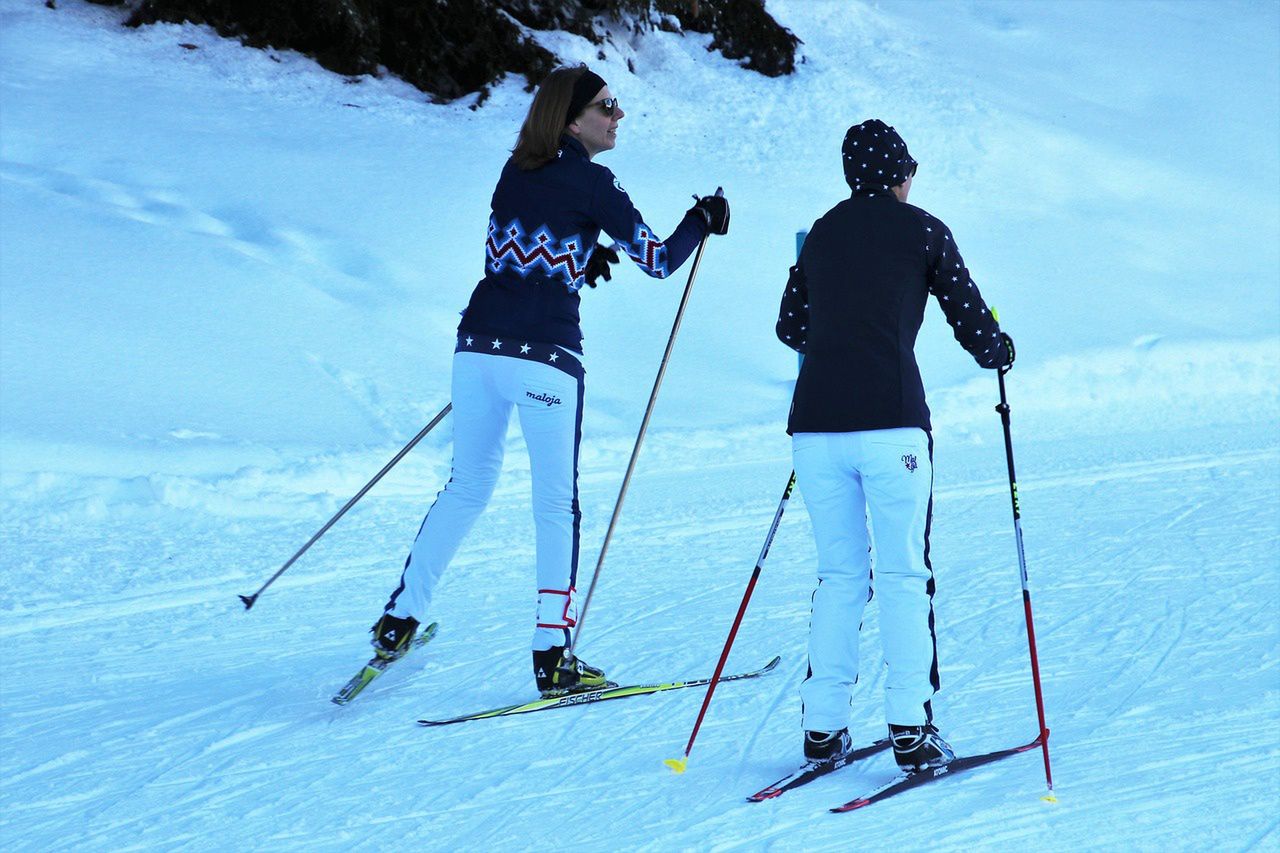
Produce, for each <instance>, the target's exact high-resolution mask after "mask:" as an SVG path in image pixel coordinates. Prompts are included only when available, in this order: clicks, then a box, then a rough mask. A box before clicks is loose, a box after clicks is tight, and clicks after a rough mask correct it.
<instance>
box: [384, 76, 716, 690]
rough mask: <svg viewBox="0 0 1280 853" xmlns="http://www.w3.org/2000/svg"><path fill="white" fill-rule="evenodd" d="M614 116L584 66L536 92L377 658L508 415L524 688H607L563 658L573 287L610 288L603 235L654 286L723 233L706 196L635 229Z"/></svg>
mask: <svg viewBox="0 0 1280 853" xmlns="http://www.w3.org/2000/svg"><path fill="white" fill-rule="evenodd" d="M625 115H626V113H625V112H624V111H623V109H622V107H621V106H620V105H619V104H618V99H617V98H616V97H614V96H613V94H612V93H611V92H610V91H609V87H608V86H607V85H606V84H605V81H604V80H602V79H601V78H600V77H599V76H598V75H596V74H595V73H594V72H592V71H591V70H589V69H588V68H586V66H576V67H570V68H559V69H556V70H555V71H553V72H551V74H550V75H548V77H547V78H546V80H544V81H543V83H542V85H541V86H540V87H539V89H538V92H537V94H535V95H534V98H533V102H532V103H531V104H530V107H529V112H528V114H527V115H526V117H525V120H524V124H523V126H522V127H521V129H520V136H519V138H518V140H517V142H516V146H515V148H514V149H513V150H512V155H511V159H510V160H508V161H507V164H506V166H505V167H504V168H503V170H502V175H501V177H500V178H499V179H498V185H497V187H496V188H495V189H494V191H493V199H492V205H491V206H492V213H491V215H490V217H489V227H488V236H487V238H486V240H485V274H484V278H482V279H481V280H480V282H479V283H478V284H477V285H476V287H475V290H474V291H473V292H472V294H471V299H470V302H469V303H468V305H467V308H466V310H465V311H464V312H463V315H462V321H461V322H460V323H459V324H458V338H457V345H456V347H455V355H454V359H453V385H452V400H453V448H454V453H453V471H452V475H451V476H450V478H449V482H448V483H447V484H446V485H445V487H444V489H443V491H441V492H440V494H439V495H438V496H437V498H436V502H435V504H434V505H433V506H432V507H431V509H430V511H429V512H428V513H427V516H426V518H425V519H424V520H423V522H422V527H421V529H420V530H419V532H418V535H417V538H416V539H415V540H414V543H413V548H412V550H411V551H410V553H409V557H408V559H407V560H406V561H405V566H404V571H403V572H402V573H401V576H400V583H399V585H398V586H397V587H396V589H395V590H394V591H393V592H392V594H391V598H390V600H389V601H388V602H387V604H386V606H385V608H384V613H383V615H382V617H381V618H380V619H379V620H378V622H377V623H376V624H375V625H374V626H373V634H374V637H373V646H374V650H375V652H376V653H377V654H378V655H379V656H381V657H383V658H386V659H392V660H394V659H395V658H397V657H399V656H400V655H402V654H403V653H404V651H405V650H406V649H407V648H408V645H409V643H410V642H411V640H412V638H413V635H414V633H415V631H416V629H417V627H418V625H419V623H421V622H423V621H424V620H425V617H426V614H427V612H428V610H429V608H430V605H431V592H432V590H433V588H434V587H435V584H436V582H437V581H438V580H439V578H440V575H441V574H442V573H443V572H444V570H445V568H446V567H447V566H448V564H449V561H450V560H451V559H452V558H453V555H454V554H455V553H456V551H457V549H458V547H459V546H460V545H461V543H462V540H463V538H464V537H465V536H466V534H467V533H468V531H470V529H471V527H472V525H473V524H474V523H475V521H476V519H477V518H478V517H479V515H480V513H481V512H483V511H484V508H485V506H486V505H487V504H488V502H489V498H490V496H491V495H492V493H493V489H494V486H495V485H496V484H497V480H498V475H499V473H500V472H501V469H502V458H503V452H504V443H505V436H506V433H507V424H508V422H509V421H510V419H511V411H512V409H515V410H516V411H517V412H518V413H519V416H520V426H521V430H522V432H523V433H524V437H525V443H526V444H527V446H528V450H529V465H530V475H531V478H532V483H533V515H534V522H535V534H536V564H537V566H536V568H537V584H538V586H537V589H538V599H537V606H536V612H535V617H534V623H535V627H534V632H533V662H534V677H535V680H536V683H537V686H538V689H539V690H540V691H542V692H543V693H544V694H548V695H550V694H558V693H563V692H566V691H573V690H579V689H588V688H591V687H597V686H600V685H602V684H604V683H605V676H604V673H603V672H602V671H601V670H600V669H598V668H596V667H591V666H588V665H586V664H584V663H583V662H582V661H581V660H580V659H577V656H576V655H575V657H574V660H573V661H572V664H571V665H568V664H566V662H564V661H563V652H564V648H565V646H566V645H567V644H568V641H569V639H570V637H569V629H570V628H572V627H573V626H574V624H575V619H576V615H577V605H576V602H575V600H574V593H575V584H576V578H577V570H578V551H579V526H580V522H581V517H582V515H581V512H580V510H579V507H578V445H579V442H580V439H581V434H582V399H583V378H584V374H585V371H584V368H583V352H582V329H581V327H580V326H579V318H578V307H579V303H580V297H579V290H580V289H581V287H582V285H583V284H587V285H590V286H592V287H594V286H595V285H596V282H597V279H598V278H601V277H603V278H604V279H606V280H608V279H609V278H610V272H609V264H610V263H617V261H618V257H617V254H616V253H615V252H614V251H613V250H611V249H609V248H607V247H604V246H598V245H597V239H598V238H599V236H600V232H601V231H604V232H605V233H607V234H608V235H609V236H610V237H612V238H613V239H614V240H615V241H617V245H618V246H619V247H620V248H621V249H622V251H623V252H624V253H625V254H626V255H628V256H629V257H630V258H631V259H632V260H633V261H635V263H636V264H637V266H639V267H640V269H642V270H643V271H644V272H646V273H647V274H649V275H651V276H654V277H656V278H665V277H666V276H668V275H670V274H671V273H673V272H675V271H676V269H677V268H678V267H679V266H680V265H681V264H682V263H684V261H685V260H686V259H687V258H688V257H689V255H690V254H692V253H693V251H694V249H695V248H697V246H698V244H699V243H700V242H701V241H702V240H703V239H704V238H705V237H706V236H707V234H708V233H715V234H724V233H726V232H727V230H728V224H729V206H728V202H727V201H725V199H724V198H722V197H716V196H708V197H705V198H702V199H700V200H699V201H697V202H696V203H695V204H694V206H693V207H692V208H690V210H689V211H688V212H687V213H686V214H685V215H684V217H683V218H682V219H681V221H680V223H679V225H677V226H676V229H675V231H674V232H672V234H671V236H670V237H668V238H667V239H666V240H663V239H662V238H661V237H659V236H658V234H657V232H656V231H655V230H654V229H653V228H650V227H649V225H648V224H646V223H645V221H644V219H643V218H642V217H641V216H640V213H639V211H637V210H636V209H635V206H634V205H633V204H632V203H631V199H630V197H629V196H628V195H627V192H626V190H624V189H623V188H622V184H621V183H619V181H618V179H617V178H616V177H614V175H613V173H612V172H610V171H609V169H607V168H606V167H604V166H601V165H598V164H596V163H594V162H592V158H594V157H595V156H596V155H597V154H600V153H601V152H604V151H608V150H610V149H612V148H613V147H614V146H615V145H616V144H617V133H618V123H619V122H620V121H621V120H622V118H623V117H624V116H625ZM562 664H565V665H562Z"/></svg>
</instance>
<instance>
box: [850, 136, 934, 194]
mask: <svg viewBox="0 0 1280 853" xmlns="http://www.w3.org/2000/svg"><path fill="white" fill-rule="evenodd" d="M840 150H841V152H842V153H843V154H844V179H845V181H846V182H847V183H848V184H849V188H850V189H852V190H853V191H854V192H855V193H856V192H860V191H862V190H881V189H884V190H887V189H889V187H896V186H897V185H898V184H900V183H902V182H903V181H905V180H906V179H907V176H908V175H913V174H915V167H916V165H917V164H916V161H915V160H914V159H913V158H912V157H911V154H910V152H908V151H907V143H905V142H903V141H902V137H901V136H899V135H898V132H897V131H896V130H894V129H893V128H892V127H890V126H889V125H887V124H885V123H884V122H882V121H881V120H880V119H878V118H870V119H867V120H866V121H864V122H863V123H862V124H855V125H854V126H853V127H851V128H849V130H848V132H847V133H845V135H844V146H843V147H842V148H841V149H840Z"/></svg>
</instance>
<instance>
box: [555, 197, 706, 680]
mask: <svg viewBox="0 0 1280 853" xmlns="http://www.w3.org/2000/svg"><path fill="white" fill-rule="evenodd" d="M716 195H724V191H723V189H722V188H719V187H717V188H716ZM708 236H710V234H709V233H708V234H707V235H706V236H704V237H703V238H702V241H701V242H700V243H698V251H697V254H695V255H694V256H693V268H692V269H690V270H689V281H688V282H687V283H686V284H685V286H684V294H683V295H682V296H681V297H680V306H679V307H678V308H677V309H676V319H675V322H674V323H673V324H672V325H671V336H670V337H668V338H667V349H666V351H665V352H663V354H662V363H661V364H659V365H658V376H657V378H656V379H654V381H653V391H651V392H650V393H649V405H647V406H645V409H644V418H643V419H642V420H641V421H640V431H639V432H638V433H637V434H636V444H635V447H633V448H632V450H631V461H630V462H628V463H627V473H626V474H624V475H623V477H622V488H620V489H619V490H618V500H617V501H616V502H615V503H614V505H613V515H612V516H611V517H610V518H609V528H608V529H607V530H606V531H605V534H604V543H603V544H602V545H601V546H600V556H599V557H598V558H597V559H596V567H595V570H594V571H593V572H592V573H591V583H590V584H589V585H588V586H587V597H586V598H585V599H583V601H582V610H581V611H579V613H578V624H577V627H576V628H575V630H574V632H573V636H571V637H570V638H569V645H568V646H566V647H565V650H564V657H563V659H562V660H561V668H564V669H567V668H568V667H570V666H571V665H572V664H573V652H574V650H575V649H576V648H578V641H579V640H580V639H581V638H582V624H583V622H585V621H586V618H587V608H589V607H590V606H591V596H592V595H593V594H594V593H595V591H596V582H597V581H598V580H599V579H600V567H601V566H603V565H604V556H605V554H606V553H608V551H609V540H610V539H612V538H613V528H614V527H615V526H616V525H617V523H618V516H619V515H621V514H622V502H623V500H625V499H626V496H627V486H628V485H629V484H630V483H631V472H633V471H634V470H635V468H636V459H637V458H638V457H639V456H640V445H641V443H643V442H644V434H645V430H647V429H648V428H649V416H650V415H652V414H653V404H654V403H656V402H657V401H658V389H659V388H661V387H662V377H663V376H665V375H666V373H667V361H668V360H670V358H671V350H672V349H674V348H675V345H676V335H677V334H678V333H679V331H680V321H681V320H683V319H684V309H685V306H686V305H688V304H689V293H690V292H691V291H692V290H693V280H694V279H695V278H696V277H697V275H698V267H700V266H701V265H702V252H703V250H704V249H706V248H707V237H708Z"/></svg>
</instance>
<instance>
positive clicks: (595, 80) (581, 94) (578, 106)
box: [564, 68, 608, 126]
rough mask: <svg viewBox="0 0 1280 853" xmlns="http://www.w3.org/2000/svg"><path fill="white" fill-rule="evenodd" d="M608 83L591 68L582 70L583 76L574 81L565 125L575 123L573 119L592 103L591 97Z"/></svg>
mask: <svg viewBox="0 0 1280 853" xmlns="http://www.w3.org/2000/svg"><path fill="white" fill-rule="evenodd" d="M606 85H608V84H607V83H605V82H604V80H603V79H602V78H601V77H600V75H599V74H597V73H595V72H594V71H592V70H591V69H590V68H588V69H587V70H586V71H584V72H582V76H581V77H579V78H578V79H577V80H576V81H574V84H573V97H572V98H570V99H569V112H568V113H566V114H565V117H564V123H565V125H566V126H567V125H570V124H573V120H574V119H576V118H577V117H578V116H579V115H581V114H582V111H583V110H585V109H586V108H587V104H589V103H591V99H592V98H594V97H595V96H596V93H597V92H599V91H600V90H601V89H603V88H604V87H605V86H606Z"/></svg>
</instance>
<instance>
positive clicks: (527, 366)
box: [386, 335, 583, 651]
mask: <svg viewBox="0 0 1280 853" xmlns="http://www.w3.org/2000/svg"><path fill="white" fill-rule="evenodd" d="M496 340H497V339H494V340H492V341H491V340H489V339H484V340H480V339H479V338H474V337H472V336H468V335H462V336H461V337H460V338H459V346H458V349H459V351H458V352H457V353H456V354H455V355H454V357H453V391H452V394H453V471H452V474H451V476H450V478H449V482H448V483H447V484H446V485H445V487H444V489H443V490H442V491H441V492H440V494H439V495H437V497H436V501H435V504H434V505H432V507H431V509H430V510H429V511H428V512H427V516H426V518H425V519H423V522H422V527H421V528H420V529H419V531H418V536H417V538H416V539H415V540H414V543H413V548H412V550H411V551H410V553H409V557H408V559H407V560H406V561H405V566H404V572H403V574H402V575H401V578H400V586H399V587H398V588H397V589H396V590H395V591H394V592H393V593H392V595H391V600H390V601H388V602H387V605H386V610H387V612H389V613H391V614H392V615H393V616H398V617H401V618H403V617H405V616H412V617H414V618H415V619H417V620H418V621H419V622H426V621H427V616H428V614H429V612H430V608H431V594H432V590H434V589H435V585H436V583H437V581H439V579H440V576H441V575H442V574H443V573H444V570H445V568H446V567H447V566H448V565H449V562H450V561H451V560H452V559H453V556H454V554H456V553H457V551H458V547H459V546H460V545H461V544H462V540H463V539H464V538H465V537H466V535H467V533H468V532H469V531H470V530H471V527H472V525H474V524H475V521H476V519H477V518H479V517H480V514H481V513H482V512H483V511H484V509H485V507H486V506H487V505H488V503H489V498H490V496H492V494H493V489H494V486H495V485H497V482H498V475H499V474H500V473H501V471H502V458H503V454H504V452H505V449H506V446H505V445H506V433H507V424H508V422H509V421H510V419H511V410H512V408H514V409H515V410H516V411H517V412H519V415H520V430H521V432H522V433H523V434H524V439H525V444H526V445H527V446H528V450H529V467H530V476H531V479H532V481H533V518H534V531H535V537H536V554H537V557H536V562H537V581H538V601H537V607H536V612H535V618H534V622H535V627H534V635H533V649H534V650H535V651H539V650H545V649H549V648H551V647H552V646H562V645H565V644H566V643H567V641H568V638H569V629H570V628H571V627H573V625H574V623H575V620H576V617H577V606H576V604H575V602H574V600H573V595H574V584H575V582H576V579H577V569H578V539H579V526H580V522H581V517H582V515H581V512H580V511H579V508H578V445H579V442H580V440H581V434H582V391H583V371H582V366H581V362H579V361H578V359H577V358H576V356H575V355H574V354H572V353H570V352H569V351H568V350H565V349H563V348H561V347H556V346H552V345H548V344H532V345H530V344H528V343H525V342H521V341H497V342H498V344H499V345H500V346H501V347H503V348H509V349H510V351H511V352H512V354H511V355H507V354H506V352H505V351H500V350H495V349H494V348H493V343H494V341H496ZM466 342H470V343H466ZM473 346H474V347H475V350H471V349H470V348H471V347H473ZM522 350H524V351H523V352H522Z"/></svg>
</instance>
